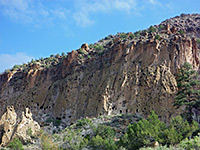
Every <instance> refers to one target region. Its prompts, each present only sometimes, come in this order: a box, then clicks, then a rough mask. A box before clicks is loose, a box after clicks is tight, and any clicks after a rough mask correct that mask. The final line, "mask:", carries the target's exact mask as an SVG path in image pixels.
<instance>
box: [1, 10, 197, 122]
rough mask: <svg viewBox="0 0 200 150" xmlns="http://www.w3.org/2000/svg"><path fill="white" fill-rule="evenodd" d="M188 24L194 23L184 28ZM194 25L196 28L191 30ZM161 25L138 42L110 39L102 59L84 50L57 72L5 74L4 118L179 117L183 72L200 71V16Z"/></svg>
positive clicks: (60, 65) (55, 68)
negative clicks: (27, 113) (7, 114)
mask: <svg viewBox="0 0 200 150" xmlns="http://www.w3.org/2000/svg"><path fill="white" fill-rule="evenodd" d="M188 18H189V20H190V21H188V22H189V23H187V21H185V22H184V23H183V22H181V21H182V20H187V19H188ZM174 20H177V21H176V24H174V23H173V21H174ZM191 23H195V26H194V28H193V29H191V30H189V29H188V30H187V28H188V27H191V26H192V25H191V26H190V24H191ZM161 25H162V26H163V27H164V28H163V27H162V26H161ZM161 25H156V26H154V29H155V31H142V32H141V33H139V36H138V37H135V38H131V35H136V34H132V33H128V34H126V38H123V37H122V36H120V35H116V36H111V39H108V38H107V39H106V38H105V40H104V41H103V42H99V43H96V44H95V45H98V46H99V45H103V49H104V50H103V51H101V53H100V52H99V51H100V50H99V51H97V48H96V50H95V48H94V47H92V48H90V46H88V45H87V44H84V45H82V47H81V49H79V50H77V51H74V50H73V51H72V52H71V53H68V55H67V57H63V58H62V59H59V60H60V61H59V63H57V64H56V65H54V66H53V67H50V68H41V67H40V65H39V64H38V65H37V64H29V69H28V70H26V71H23V70H20V69H19V70H17V71H11V72H8V73H4V74H2V75H1V76H0V106H1V107H0V116H2V114H3V112H4V111H5V110H6V107H7V106H8V105H14V106H15V108H16V110H17V112H20V111H22V110H23V109H24V108H25V107H29V108H30V109H31V110H32V112H33V116H34V117H35V118H36V119H38V120H39V118H40V121H41V118H44V117H45V116H49V117H54V118H56V119H60V120H62V121H63V122H65V123H71V122H73V121H75V120H76V119H79V118H81V117H85V116H98V115H103V114H118V113H139V114H142V115H144V116H146V115H147V114H148V113H149V111H150V110H155V112H156V113H157V114H159V116H160V117H161V119H162V120H164V121H168V119H169V117H171V116H172V115H175V114H176V113H178V111H175V108H174V107H173V101H174V95H175V93H176V90H177V85H176V80H175V73H176V71H177V69H178V68H179V67H180V66H181V65H182V64H183V63H184V62H186V61H187V62H189V63H191V64H193V67H194V69H199V67H200V63H199V61H200V57H199V56H200V55H199V49H198V46H199V45H198V43H197V41H196V39H197V38H198V37H199V27H200V15H198V14H193V15H181V16H180V17H175V18H172V19H170V20H167V21H164V22H162V23H161ZM181 29H182V30H183V31H184V33H182V30H181ZM95 45H94V46H95Z"/></svg>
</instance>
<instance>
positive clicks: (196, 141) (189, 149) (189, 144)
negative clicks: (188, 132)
mask: <svg viewBox="0 0 200 150" xmlns="http://www.w3.org/2000/svg"><path fill="white" fill-rule="evenodd" d="M179 146H180V147H182V148H184V149H185V150H198V149H200V134H199V136H195V137H194V138H193V139H190V140H189V139H187V138H186V139H185V140H183V141H181V143H180V144H179Z"/></svg>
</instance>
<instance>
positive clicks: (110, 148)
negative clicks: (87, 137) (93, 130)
mask: <svg viewBox="0 0 200 150" xmlns="http://www.w3.org/2000/svg"><path fill="white" fill-rule="evenodd" d="M89 145H90V146H91V147H92V148H93V149H99V150H104V149H105V150H118V148H117V146H116V144H115V142H114V140H113V139H111V138H107V139H103V138H102V137H101V136H99V135H97V136H95V137H93V138H92V140H91V141H90V143H89Z"/></svg>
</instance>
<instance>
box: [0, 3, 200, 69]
mask: <svg viewBox="0 0 200 150" xmlns="http://www.w3.org/2000/svg"><path fill="white" fill-rule="evenodd" d="M199 6H200V0H0V72H3V71H4V70H5V69H7V68H12V66H13V65H14V64H22V63H23V62H28V61H30V60H31V59H32V58H33V59H38V58H40V57H48V56H50V55H51V54H57V53H60V54H61V53H62V52H65V53H67V52H69V51H71V50H73V49H78V48H79V47H80V46H81V44H83V43H89V44H90V43H94V42H96V41H98V40H100V39H102V38H104V37H105V36H107V35H109V34H116V33H117V32H135V31H137V30H143V29H146V28H148V27H149V26H151V25H155V24H159V23H160V22H162V21H164V20H165V19H169V18H171V17H174V16H177V15H180V14H181V13H200V7H199Z"/></svg>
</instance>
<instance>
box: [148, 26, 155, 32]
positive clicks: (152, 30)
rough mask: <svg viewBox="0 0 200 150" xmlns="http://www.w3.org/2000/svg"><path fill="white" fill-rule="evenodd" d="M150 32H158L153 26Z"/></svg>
mask: <svg viewBox="0 0 200 150" xmlns="http://www.w3.org/2000/svg"><path fill="white" fill-rule="evenodd" d="M148 31H149V32H150V33H151V32H156V28H154V27H153V26H151V27H150V28H149V29H148Z"/></svg>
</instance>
